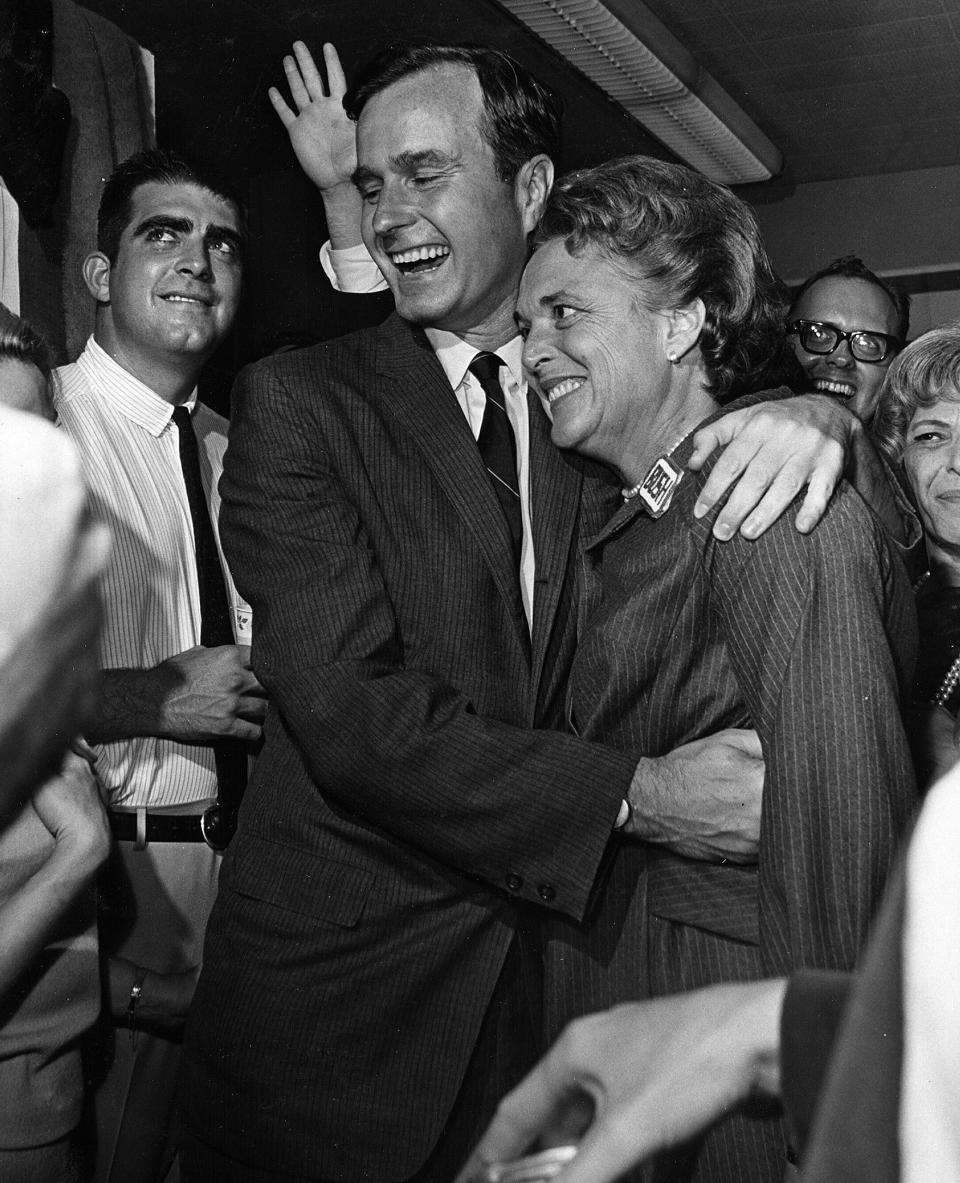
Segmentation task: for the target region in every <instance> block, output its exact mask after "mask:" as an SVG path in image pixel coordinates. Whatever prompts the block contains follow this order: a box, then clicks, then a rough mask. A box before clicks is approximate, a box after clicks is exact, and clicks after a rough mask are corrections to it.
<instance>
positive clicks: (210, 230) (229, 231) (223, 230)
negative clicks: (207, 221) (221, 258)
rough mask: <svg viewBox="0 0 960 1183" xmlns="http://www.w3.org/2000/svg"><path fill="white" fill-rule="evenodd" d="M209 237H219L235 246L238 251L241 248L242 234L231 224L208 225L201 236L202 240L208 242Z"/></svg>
mask: <svg viewBox="0 0 960 1183" xmlns="http://www.w3.org/2000/svg"><path fill="white" fill-rule="evenodd" d="M211 238H220V239H222V240H223V241H224V242H229V243H230V244H231V246H234V247H236V249H237V250H238V251H242V250H243V235H242V234H240V233H238V232H237V231H236V230H234V229H233V227H232V226H219V225H212V226H208V227H207V229H206V232H205V233H204V236H203V239H204V242H209V241H210V239H211Z"/></svg>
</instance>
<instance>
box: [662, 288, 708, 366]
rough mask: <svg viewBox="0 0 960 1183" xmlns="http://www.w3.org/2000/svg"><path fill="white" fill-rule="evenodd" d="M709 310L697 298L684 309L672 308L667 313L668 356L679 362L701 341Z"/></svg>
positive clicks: (666, 344) (666, 343)
mask: <svg viewBox="0 0 960 1183" xmlns="http://www.w3.org/2000/svg"><path fill="white" fill-rule="evenodd" d="M706 317H707V310H706V307H705V306H704V303H703V301H702V300H701V299H700V298H699V296H698V297H697V299H696V300H691V301H690V303H689V304H685V305H684V306H683V307H682V308H671V309H670V310H669V312H668V313H667V332H666V337H665V341H664V344H665V346H666V351H667V356H668V357H669V358H671V359H675V360H676V361H679V360H680V359H681V358H682V357H685V356H686V354H688V353H689V352H690V350H691V349H692V348H693V347H694V345H696V343H697V342H698V341H699V340H700V334H701V332H702V331H703V322H704V321H705V320H706Z"/></svg>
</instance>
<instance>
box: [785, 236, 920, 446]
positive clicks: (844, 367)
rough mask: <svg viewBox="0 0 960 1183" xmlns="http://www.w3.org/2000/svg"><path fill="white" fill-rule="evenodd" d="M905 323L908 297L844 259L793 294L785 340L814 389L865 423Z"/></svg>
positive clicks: (900, 342)
mask: <svg viewBox="0 0 960 1183" xmlns="http://www.w3.org/2000/svg"><path fill="white" fill-rule="evenodd" d="M909 323H910V297H909V296H907V295H906V294H905V293H904V292H900V291H898V290H897V289H896V288H895V287H894V286H893V284H891V283H890V282H889V281H888V280H885V279H882V278H881V277H880V276H879V275H875V274H874V273H873V272H872V271H870V270H869V269H868V268H867V267H866V266H865V265H864V263H863V261H862V260H861V259H858V258H857V256H856V255H845V256H844V257H843V258H842V259H835V260H834V261H833V262H832V263H830V264H828V266H826V267H824V268H823V269H822V270H821V271H818V272H817V273H816V274H815V275H811V276H810V278H809V279H808V280H807V281H806V282H805V283H804V284H803V286H802V287H801V288H800V290H799V291H798V292H797V294H796V296H795V297H794V301H793V305H792V307H791V309H790V316H789V319H788V336H789V339H790V341H791V343H792V344H793V350H794V353H795V354H796V356H797V360H798V361H799V362H800V365H801V366H802V367H803V369H804V371H805V373H806V375H807V378H808V379H809V381H810V382H811V384H812V387H813V389H814V390H818V391H821V392H822V393H824V394H831V395H834V396H836V397H837V398H840V399H843V400H844V401H845V402H846V403H847V405H848V406H849V408H850V410H851V411H852V412H853V413H854V414H855V415H856V416H857V418H858V419H860V420H861V422H863V423H864V424H867V423H869V422H870V420H871V419H872V417H873V412H874V410H875V409H876V405H877V399H878V397H879V394H880V387H881V385H882V384H883V379H884V377H885V376H886V372H887V366H889V364H890V362H891V361H892V360H893V358H894V357H895V356H896V355H897V353H898V352H899V351H900V350H901V349H902V348H903V346H904V344H905V343H906V339H907V331H908V329H909Z"/></svg>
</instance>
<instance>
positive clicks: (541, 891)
mask: <svg viewBox="0 0 960 1183" xmlns="http://www.w3.org/2000/svg"><path fill="white" fill-rule="evenodd" d="M537 895H538V896H539V897H540V898H541V899H542V900H543V902H544V903H545V904H549V903H551V902H552V901H553V900H555V899H556V898H557V889H556V888H555V887H554V886H553V884H552V883H541V884H540V886H539V887H538V888H537Z"/></svg>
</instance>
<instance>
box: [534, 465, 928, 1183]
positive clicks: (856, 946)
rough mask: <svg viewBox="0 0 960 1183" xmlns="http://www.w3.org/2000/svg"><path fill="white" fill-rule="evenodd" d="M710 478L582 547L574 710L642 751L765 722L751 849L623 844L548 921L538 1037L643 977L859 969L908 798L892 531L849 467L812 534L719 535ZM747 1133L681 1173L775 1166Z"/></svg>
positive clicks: (900, 590) (783, 527)
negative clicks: (583, 906) (588, 601)
mask: <svg viewBox="0 0 960 1183" xmlns="http://www.w3.org/2000/svg"><path fill="white" fill-rule="evenodd" d="M690 447H691V445H690V444H689V443H688V444H687V445H685V446H684V447H682V448H681V449H679V450H678V452H677V457H676V458H677V460H678V462H679V463H680V464H681V465H683V464H684V463H685V460H686V457H687V455H688V454H689V451H690ZM705 476H706V474H700V475H693V474H688V475H687V476H686V477H685V478H684V480H683V481H682V482H681V484H680V486H679V489H678V491H677V493H676V496H675V498H674V503H673V505H672V507H671V508H670V509H669V510H668V512H667V513H666V515H665V516H664V517H662V518H661V519H659V520H658V521H654V520H652V519H650V518H649V517H647V516H646V514H645V513H644V512H643V510H642V508H641V507H640V506H638V505H636V504H632V505H630V506H627V507H625V508H623V509H622V510H620V511H619V512H618V513H617V514H616V515H615V516H614V517H613V518H612V519H611V521H610V522H609V523H608V525H607V526H606V527H605V528H604V530H603V532H602V534H601V536H600V539H599V540H598V541H597V542H596V544H595V545H593V546H592V547H591V548H590V549H589V550H588V555H587V568H588V576H587V578H588V580H589V581H590V582H591V583H592V584H593V585H594V592H593V596H594V602H597V601H598V600H599V599H600V598H601V597H602V603H600V604H599V607H597V609H596V611H595V612H594V614H593V615H592V618H591V620H590V621H589V623H588V625H587V628H586V631H585V633H584V636H583V638H582V641H581V646H580V649H579V651H578V655H577V659H576V663H575V666H574V671H573V675H572V679H571V698H572V710H573V717H574V721H575V724H576V725H577V727H578V729H579V731H580V733H581V734H582V735H584V736H586V737H588V738H590V739H594V740H602V741H604V742H605V743H608V744H611V745H612V746H614V747H616V748H618V749H619V750H622V751H625V752H630V753H632V754H633V755H637V756H640V755H649V756H659V755H662V754H663V753H665V752H668V751H670V750H671V749H673V748H675V747H676V746H678V745H679V744H681V743H685V742H687V741H690V740H693V739H697V738H699V737H702V736H705V735H710V734H712V733H714V732H716V731H718V730H719V729H721V728H723V727H751V726H752V727H755V728H756V730H757V731H758V732H759V734H760V738H761V742H762V745H763V750H764V758H765V761H766V780H765V785H764V808H763V817H762V826H761V846H760V861H759V867H758V868H740V867H736V866H731V865H727V866H721V865H718V864H710V863H697V862H693V861H692V860H687V859H682V858H680V857H677V856H674V855H671V854H669V853H667V852H657V851H654V850H652V849H647V850H645V849H644V848H643V847H642V846H638V845H636V844H630V843H622V844H620V846H619V849H618V853H617V856H616V858H615V859H613V860H612V865H611V868H610V878H609V881H608V884H607V886H606V888H605V891H604V893H603V895H602V897H601V900H600V904H599V907H598V909H597V911H596V913H595V915H593V916H592V917H591V919H590V922H589V924H588V925H587V926H586V928H581V927H580V926H576V925H573V924H570V923H567V922H565V921H564V920H563V919H560V918H558V920H557V921H556V922H551V927H552V929H553V936H552V939H551V941H550V942H549V945H548V963H547V964H548V971H549V978H548V1008H549V1009H548V1023H549V1024H550V1031H549V1033H550V1034H553V1033H554V1031H555V1030H556V1029H558V1028H559V1027H560V1026H561V1025H562V1024H563V1022H565V1021H566V1020H568V1019H569V1018H570V1017H571V1016H572V1015H573V1014H574V1013H576V1012H577V1011H578V1010H580V1011H589V1010H592V1009H599V1008H601V1007H606V1006H609V1005H612V1004H614V1003H616V1002H621V1001H624V1000H626V999H630V998H638V997H643V996H645V995H647V994H649V993H653V994H655V995H662V994H669V993H673V992H676V991H679V990H687V989H693V988H695V987H697V986H702V985H707V984H709V983H712V982H719V981H737V980H748V979H752V978H757V977H763V976H770V975H774V974H784V973H789V972H790V970H792V969H795V968H799V967H804V966H806V967H816V968H823V969H849V968H852V966H853V964H854V961H855V959H856V957H857V955H858V952H859V950H860V948H861V946H862V944H863V941H864V939H865V937H866V934H867V930H868V925H869V923H870V919H871V916H872V914H873V910H874V908H875V906H876V904H877V902H878V901H879V899H880V895H881V892H882V890H883V886H884V882H885V879H886V876H887V873H888V871H889V869H890V866H891V860H892V858H893V856H894V852H895V850H896V848H897V844H898V840H899V838H900V836H901V833H902V829H903V826H904V824H905V822H906V819H907V817H908V815H909V813H910V810H911V808H912V806H913V805H914V803H915V793H914V785H913V776H912V770H911V764H910V758H909V753H908V749H907V746H906V741H905V737H904V733H903V729H902V726H901V722H900V701H901V696H902V694H903V693H904V692H905V690H906V688H907V687H908V686H909V678H910V676H911V672H912V665H913V654H914V649H915V634H916V625H915V621H914V613H913V603H912V596H911V593H910V587H909V583H908V581H907V578H906V573H905V571H904V569H903V567H902V564H901V563H900V560H899V559H898V558H896V557H894V556H893V555H892V554H891V550H890V547H889V545H888V543H887V540H886V537H885V535H884V532H883V530H882V528H881V527H880V526H879V524H878V523H877V521H876V520H875V518H874V517H873V515H872V514H871V513H870V511H869V510H868V509H867V508H866V507H865V505H864V504H863V502H862V501H861V500H860V497H859V495H858V494H857V493H856V492H855V491H854V490H853V489H852V488H851V487H850V486H848V485H846V484H845V483H844V484H842V485H841V487H840V488H839V490H838V492H837V494H836V495H835V497H834V499H833V501H832V502H831V505H830V508H829V510H828V512H827V514H826V516H825V518H824V520H823V521H822V522H821V524H820V525H819V526H818V527H817V529H816V530H815V531H814V532H813V533H812V534H811V535H808V536H803V535H801V534H798V533H797V531H796V530H795V528H794V526H793V520H792V518H793V515H792V514H787V515H785V516H784V517H783V518H782V519H781V521H780V522H778V523H777V524H776V525H775V526H774V527H773V528H772V529H771V530H770V531H769V532H768V533H767V534H766V535H764V536H763V538H761V539H760V540H759V541H757V542H753V543H751V542H746V541H744V540H743V539H740V538H737V539H735V540H733V541H731V542H729V543H718V542H716V541H715V540H714V539H713V537H712V535H711V534H710V528H711V524H712V519H709V518H708V519H704V520H703V521H699V522H698V521H696V520H695V519H694V518H693V513H692V510H693V505H694V502H695V500H696V495H697V492H698V491H699V489H700V488H701V487H702V485H703V482H704V480H705ZM753 1127H756V1128H755V1129H754V1128H753ZM755 1134H756V1135H757V1136H756V1137H754V1135H755ZM738 1138H739V1141H738V1143H737V1145H736V1146H735V1147H734V1148H733V1149H732V1150H731V1151H730V1153H727V1154H725V1153H724V1151H723V1150H722V1149H721V1150H719V1151H717V1149H716V1147H717V1139H716V1138H714V1139H713V1140H711V1142H709V1143H708V1145H707V1148H706V1150H705V1151H704V1152H702V1153H701V1157H700V1162H699V1166H698V1170H699V1173H697V1174H695V1175H693V1177H695V1178H698V1179H710V1180H713V1181H714V1183H735V1181H736V1180H740V1179H743V1180H747V1179H750V1180H760V1179H762V1180H774V1179H775V1180H777V1181H779V1179H780V1178H781V1177H782V1173H783V1165H784V1164H783V1160H782V1138H781V1139H780V1147H779V1149H777V1147H776V1137H775V1136H771V1137H767V1136H765V1135H764V1134H763V1133H762V1127H761V1125H760V1123H744V1124H743V1129H742V1130H741V1132H740V1135H739V1136H738ZM728 1149H730V1148H729V1147H728ZM688 1167H689V1164H687V1165H684V1166H681V1165H679V1164H677V1165H675V1167H674V1169H672V1170H671V1171H669V1172H668V1173H667V1177H670V1178H671V1179H681V1178H686V1177H687V1173H688Z"/></svg>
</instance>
